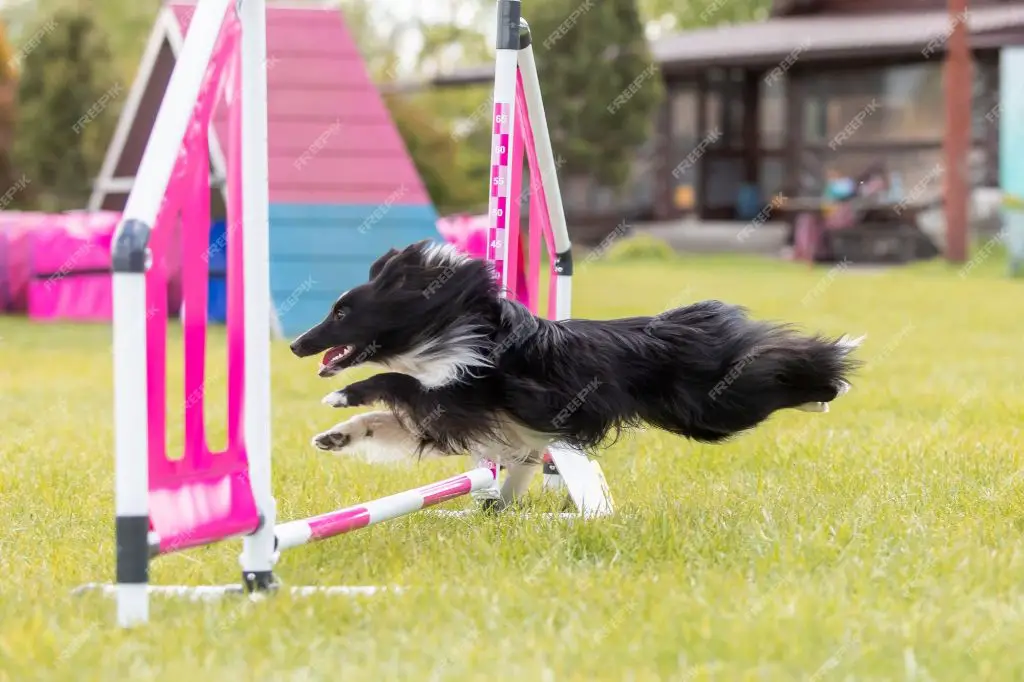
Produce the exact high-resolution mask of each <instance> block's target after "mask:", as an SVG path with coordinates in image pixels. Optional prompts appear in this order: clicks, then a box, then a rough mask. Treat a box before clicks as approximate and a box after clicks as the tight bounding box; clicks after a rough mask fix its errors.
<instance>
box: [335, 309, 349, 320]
mask: <svg viewBox="0 0 1024 682" xmlns="http://www.w3.org/2000/svg"><path fill="white" fill-rule="evenodd" d="M346 315H348V308H346V307H341V308H338V309H337V310H335V311H334V319H336V320H344V319H345V316H346Z"/></svg>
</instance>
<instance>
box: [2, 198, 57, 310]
mask: <svg viewBox="0 0 1024 682" xmlns="http://www.w3.org/2000/svg"><path fill="white" fill-rule="evenodd" d="M51 218H52V216H51V215H50V214H47V213H34V212H21V211H0V311H2V312H11V313H24V312H27V311H28V308H29V304H28V297H29V293H28V292H29V282H30V281H31V280H32V256H31V247H32V243H31V240H32V234H33V232H34V231H35V230H36V229H37V228H38V227H40V226H42V225H45V224H46V223H47V222H48V221H49V220H50V219H51Z"/></svg>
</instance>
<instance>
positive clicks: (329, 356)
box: [320, 346, 346, 367]
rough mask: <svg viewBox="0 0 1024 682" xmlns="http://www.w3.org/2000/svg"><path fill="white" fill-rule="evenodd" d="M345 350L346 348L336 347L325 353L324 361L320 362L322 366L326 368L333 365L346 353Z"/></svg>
mask: <svg viewBox="0 0 1024 682" xmlns="http://www.w3.org/2000/svg"><path fill="white" fill-rule="evenodd" d="M345 348H346V346H335V347H334V348H332V349H330V350H329V351H327V352H326V353H324V358H323V360H321V361H320V366H321V367H326V366H327V365H329V364H331V361H332V360H334V359H335V358H336V357H338V356H339V355H341V354H342V353H344V352H345Z"/></svg>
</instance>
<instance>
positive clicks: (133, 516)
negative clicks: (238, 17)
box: [111, 0, 230, 627]
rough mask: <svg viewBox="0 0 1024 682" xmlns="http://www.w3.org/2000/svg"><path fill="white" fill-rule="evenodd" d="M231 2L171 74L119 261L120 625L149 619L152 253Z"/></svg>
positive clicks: (202, 27) (114, 249) (119, 240)
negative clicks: (148, 372) (148, 352)
mask: <svg viewBox="0 0 1024 682" xmlns="http://www.w3.org/2000/svg"><path fill="white" fill-rule="evenodd" d="M229 2H230V0H203V1H202V2H200V3H199V4H198V5H197V7H196V13H195V16H194V18H193V21H192V27H191V29H190V30H189V32H188V35H187V36H186V38H185V43H184V45H183V47H182V51H181V54H180V55H178V61H177V64H176V65H175V68H174V71H173V72H172V73H171V78H170V81H169V82H168V84H167V91H166V92H165V93H164V97H163V100H162V101H161V103H160V109H159V110H158V111H157V115H156V120H155V121H154V123H153V129H152V131H151V132H150V135H149V140H147V142H146V149H145V151H144V152H143V154H142V160H141V162H140V163H139V170H138V173H137V174H136V180H135V183H134V184H133V185H132V190H131V193H130V194H129V195H128V201H127V203H126V205H125V209H124V214H123V220H122V222H121V224H120V225H119V226H118V229H117V233H116V234H115V235H114V240H113V243H112V245H111V256H112V261H113V272H114V274H113V308H114V310H113V318H114V319H113V333H114V343H113V350H114V443H115V446H114V447H115V453H116V462H115V473H114V476H115V497H114V499H115V501H114V504H115V510H116V515H117V519H116V535H117V622H118V624H119V625H120V626H122V627H127V626H130V625H135V624H138V623H144V622H146V621H147V620H149V597H148V592H147V587H148V582H149V575H148V552H149V547H148V534H149V432H148V426H147V404H148V388H149V387H148V382H147V380H146V328H147V313H146V274H145V273H146V270H147V269H148V268H149V265H150V262H151V257H150V253H149V249H148V242H149V236H150V233H151V231H152V229H153V227H154V223H155V221H156V217H157V214H158V213H159V210H160V205H161V203H162V202H163V199H164V194H165V193H166V192H167V185H168V183H169V181H170V178H171V173H172V171H173V169H174V164H175V162H176V161H177V159H178V152H179V150H180V149H181V143H182V140H183V139H184V137H185V130H186V128H187V127H188V123H189V120H190V119H191V117H192V110H193V108H194V105H195V101H196V98H197V97H198V95H199V90H200V88H201V87H202V82H203V78H204V77H205V75H206V65H207V64H209V62H210V56H211V55H212V54H213V50H214V47H215V45H216V43H217V36H218V34H219V33H220V26H221V23H222V22H223V20H224V14H225V12H226V10H227V7H228V3H229Z"/></svg>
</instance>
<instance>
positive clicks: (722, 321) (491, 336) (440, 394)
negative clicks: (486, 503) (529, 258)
mask: <svg viewBox="0 0 1024 682" xmlns="http://www.w3.org/2000/svg"><path fill="white" fill-rule="evenodd" d="M369 274H370V279H369V281H368V282H366V283H365V284H362V285H360V286H357V287H355V288H353V289H351V290H350V291H346V292H345V293H343V294H342V295H341V296H340V297H339V298H338V300H337V301H336V302H335V304H334V305H333V306H332V308H331V310H330V312H329V313H328V314H327V317H326V318H325V319H324V320H323V321H322V322H320V323H319V324H317V325H316V326H315V327H313V328H312V329H310V330H309V331H307V332H305V333H304V334H303V335H302V336H300V337H299V338H298V339H296V340H295V341H294V343H292V345H291V349H292V352H293V353H294V354H295V355H297V356H298V357H307V356H310V355H315V354H319V353H324V352H325V351H326V354H325V356H324V360H323V361H322V364H321V366H320V371H319V373H320V376H323V377H332V376H335V375H336V374H338V373H339V372H341V371H342V370H344V369H347V368H349V367H354V366H356V365H361V364H364V363H373V364H375V365H377V366H380V367H382V368H383V369H385V370H386V371H385V372H383V373H380V374H377V375H375V376H372V377H370V378H368V379H365V380H363V381H358V382H356V383H354V384H350V385H348V386H346V387H344V388H342V389H340V390H337V391H334V392H333V393H331V394H329V395H328V396H326V397H325V398H324V402H325V403H326V404H328V405H331V406H334V407H356V406H362V405H373V404H377V403H380V404H382V405H383V406H384V407H386V408H387V410H385V411H375V412H368V413H365V414H360V415H358V416H355V417H352V418H351V419H348V420H347V421H344V422H342V423H340V424H338V425H336V426H334V427H333V428H331V429H329V430H328V431H325V432H324V433H321V434H319V435H317V436H316V437H314V438H313V444H314V445H315V446H316V447H318V448H320V449H322V450H330V451H335V452H339V453H352V454H355V453H359V454H362V455H364V456H366V457H368V458H370V459H372V460H375V461H383V460H398V459H403V458H408V457H409V456H410V455H412V456H413V457H415V456H421V457H423V456H425V457H440V456H446V455H457V454H473V455H475V456H477V457H486V458H489V459H492V460H500V461H503V462H505V463H515V464H516V465H517V469H520V470H519V471H517V472H514V473H517V474H518V477H519V478H520V479H522V480H525V481H526V482H528V481H529V478H530V477H531V476H530V475H531V474H532V472H533V471H534V470H535V469H536V468H537V467H538V466H539V464H540V461H541V456H542V454H543V451H544V449H545V447H546V446H547V445H548V444H549V443H551V442H552V441H556V440H558V441H563V442H566V443H568V444H570V445H573V446H576V447H578V448H581V449H583V450H593V449H595V448H597V447H599V446H601V445H604V444H607V443H608V442H610V440H611V439H612V438H614V437H615V436H617V435H618V434H619V432H620V431H621V430H622V429H623V428H627V427H635V426H640V425H643V424H647V425H650V426H653V427H656V428H660V429H664V430H666V431H669V432H671V433H675V434H678V435H680V436H685V437H687V438H690V439H693V440H696V441H700V442H705V443H717V442H720V441H724V440H726V439H727V438H729V437H730V436H733V435H736V434H738V433H740V432H742V431H745V430H747V429H750V428H753V427H755V426H757V425H758V424H760V423H762V422H763V421H764V420H766V419H767V418H768V417H769V416H770V415H771V414H772V413H774V412H776V411H778V410H782V409H786V408H796V409H802V410H805V411H812V412H824V411H827V409H828V403H829V402H831V401H832V400H834V399H835V398H837V397H838V396H840V395H842V394H843V393H845V392H846V391H847V390H848V389H849V386H850V384H849V375H850V374H851V373H852V372H853V371H854V370H855V368H856V366H857V365H858V363H857V361H855V360H853V359H852V358H851V357H850V352H851V351H852V350H853V349H854V348H855V347H856V346H857V345H858V344H859V343H860V340H861V339H855V340H850V339H848V337H843V338H841V339H838V340H829V339H825V338H822V337H818V336H808V335H803V334H800V333H798V332H797V331H795V330H794V329H793V328H792V327H790V326H788V325H780V324H770V323H765V322H756V321H752V320H750V319H749V318H748V317H747V316H746V314H745V312H744V310H743V309H742V308H739V307H737V306H733V305H728V304H725V303H721V302H719V301H704V302H701V303H695V304H693V305H689V306H686V307H682V308H676V309H674V310H669V311H666V312H664V313H662V314H660V315H658V316H656V317H630V318H624V319H618V320H581V319H574V320H566V321H560V322H554V321H549V320H545V319H542V318H538V317H536V316H534V315H533V314H531V313H530V311H529V310H528V309H527V308H525V307H524V306H523V305H521V304H519V303H517V302H515V301H512V300H508V299H506V298H504V297H502V296H501V295H500V291H499V285H498V283H497V282H496V280H495V276H494V270H493V266H492V265H491V264H490V263H488V262H486V261H482V260H477V259H473V258H469V257H467V256H465V255H463V254H461V253H460V252H458V251H457V250H456V249H455V248H454V247H451V246H449V245H438V244H432V243H430V242H418V243H416V244H413V245H411V246H408V247H406V248H404V249H402V250H401V251H398V250H395V249H391V250H390V251H388V253H386V254H385V255H384V256H382V257H381V258H379V259H378V260H377V261H376V262H375V263H374V264H373V265H372V266H371V267H370V273H369ZM521 469H528V471H522V470H521ZM517 494H518V493H517Z"/></svg>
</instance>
